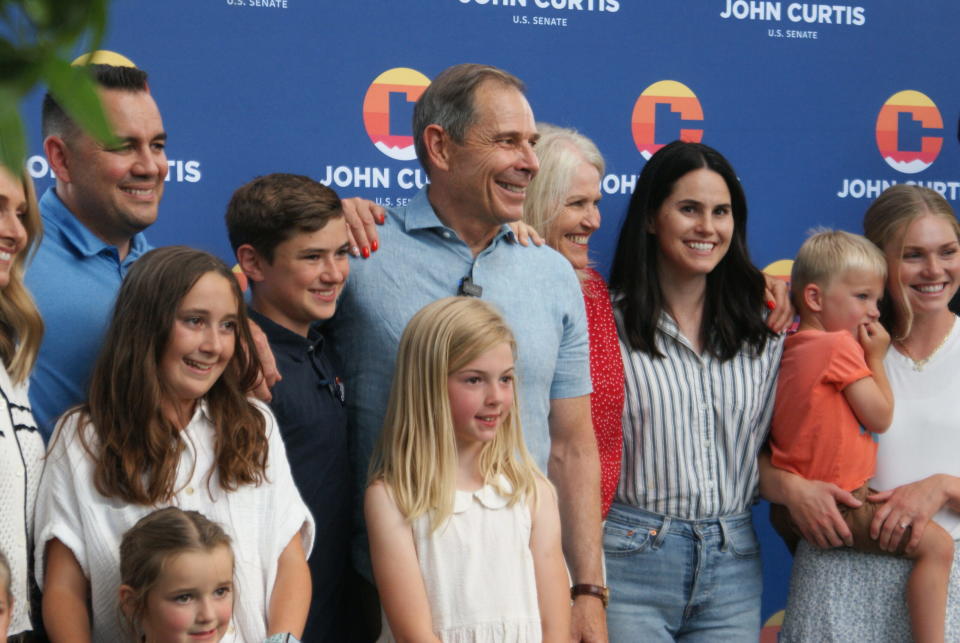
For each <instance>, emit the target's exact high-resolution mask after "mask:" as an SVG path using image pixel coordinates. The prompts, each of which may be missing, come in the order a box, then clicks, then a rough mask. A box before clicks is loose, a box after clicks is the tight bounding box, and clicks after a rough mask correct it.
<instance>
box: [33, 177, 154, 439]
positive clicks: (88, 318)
mask: <svg viewBox="0 0 960 643" xmlns="http://www.w3.org/2000/svg"><path fill="white" fill-rule="evenodd" d="M40 214H41V217H42V218H43V241H42V242H41V244H40V247H39V248H38V249H37V254H36V256H34V258H33V261H32V262H31V263H30V266H29V268H28V269H27V273H26V284H27V287H28V288H29V289H30V292H31V293H32V294H33V298H34V300H35V301H36V302H37V307H38V308H39V309H40V314H41V315H43V322H44V325H45V327H46V328H45V332H44V335H43V344H41V346H40V354H39V356H38V358H37V364H36V366H34V369H33V375H31V376H30V404H31V406H32V407H33V414H34V417H35V418H36V420H37V425H38V426H39V427H40V431H41V433H43V436H44V440H49V439H50V434H51V433H52V432H53V427H54V425H55V424H56V421H57V418H58V417H59V416H60V414H61V413H63V412H64V411H65V410H67V409H68V408H70V407H71V406H73V405H75V404H79V403H80V402H81V401H83V400H84V399H85V398H86V395H87V380H88V378H89V376H90V371H91V370H92V369H93V363H94V361H95V360H96V358H97V353H99V352H100V344H101V342H102V340H103V335H104V333H106V330H107V325H108V324H109V321H110V315H111V313H112V311H113V303H114V300H115V299H116V297H117V292H118V291H119V290H120V284H121V282H122V281H123V278H124V277H125V276H126V274H127V271H128V270H129V269H130V266H131V265H133V262H134V261H136V260H137V259H138V258H139V257H140V256H141V255H142V254H144V253H145V252H147V251H148V250H150V249H151V246H150V244H149V243H147V240H146V238H145V237H144V236H143V234H142V233H139V234H137V235H135V236H134V237H133V239H132V240H131V241H130V251H129V252H128V253H127V256H126V257H125V258H124V260H123V261H120V255H119V253H118V251H117V248H116V247H115V246H111V245H108V244H107V243H105V242H103V241H101V240H100V239H99V238H97V237H96V236H95V235H94V234H93V233H92V232H90V230H88V229H87V228H86V227H85V226H84V225H83V224H82V223H80V221H78V220H77V218H76V217H75V216H73V213H72V212H70V210H68V209H67V206H65V205H64V204H63V201H61V200H60V197H58V196H57V193H56V192H55V191H54V189H53V188H52V187H51V188H49V189H48V190H47V191H46V193H44V195H43V198H41V199H40Z"/></svg>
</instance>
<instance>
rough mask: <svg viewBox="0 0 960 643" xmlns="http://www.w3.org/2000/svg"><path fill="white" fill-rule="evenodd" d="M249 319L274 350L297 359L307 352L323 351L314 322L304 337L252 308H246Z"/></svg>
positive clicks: (318, 352)
mask: <svg viewBox="0 0 960 643" xmlns="http://www.w3.org/2000/svg"><path fill="white" fill-rule="evenodd" d="M247 313H248V314H249V315H250V319H252V320H253V321H255V322H256V323H257V326H259V327H260V329H261V330H262V331H263V332H264V334H265V335H266V336H267V339H268V340H269V341H270V345H271V346H272V347H274V350H277V349H280V350H283V351H284V352H285V353H287V354H289V355H290V356H291V357H293V358H294V359H297V360H298V361H299V360H300V359H303V356H304V355H306V354H308V353H315V354H320V353H321V352H322V351H323V335H321V334H320V330H319V329H318V328H317V324H316V323H314V324H312V325H311V326H310V330H309V331H308V333H307V336H306V337H304V336H303V335H300V334H298V333H295V332H293V331H292V330H290V329H288V328H285V327H283V326H281V325H280V324H278V323H277V322H275V321H273V320H272V319H270V318H269V317H267V316H266V315H263V314H261V313H259V312H257V311H255V310H254V309H253V308H249V307H248V308H247Z"/></svg>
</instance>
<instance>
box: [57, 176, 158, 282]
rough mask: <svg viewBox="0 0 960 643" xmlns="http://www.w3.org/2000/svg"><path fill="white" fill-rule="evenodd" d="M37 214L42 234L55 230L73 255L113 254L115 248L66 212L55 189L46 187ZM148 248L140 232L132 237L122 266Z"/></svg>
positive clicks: (66, 208) (70, 213) (66, 209)
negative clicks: (43, 229)
mask: <svg viewBox="0 0 960 643" xmlns="http://www.w3.org/2000/svg"><path fill="white" fill-rule="evenodd" d="M40 203H41V208H40V212H41V213H42V216H43V225H44V227H45V228H46V230H45V232H46V233H47V234H50V233H51V232H53V231H54V230H57V231H59V233H60V234H61V235H62V237H63V239H64V241H65V242H66V243H67V244H68V245H70V246H72V247H73V248H74V250H76V252H77V253H78V254H80V255H82V256H85V257H93V256H95V255H98V254H100V253H101V252H103V251H104V250H111V251H113V252H114V253H116V252H117V248H116V246H112V245H110V244H108V243H106V242H105V241H103V240H102V239H100V238H99V237H98V236H97V235H95V234H93V232H91V231H90V229H89V228H87V226H85V225H83V224H82V223H80V220H79V219H77V217H76V216H75V215H74V214H73V212H71V211H70V209H69V208H68V207H67V206H66V205H65V204H64V202H63V201H61V200H60V197H59V196H58V195H57V192H56V190H55V189H54V188H53V187H50V188H47V191H46V192H44V194H43V197H42V198H41V199H40ZM149 249H150V246H149V244H148V243H147V239H146V237H145V236H144V235H143V233H142V232H138V233H137V234H135V235H133V238H132V239H131V240H130V251H129V252H128V253H127V256H126V257H125V258H124V260H123V263H124V264H125V265H127V264H130V263H133V262H134V261H135V260H136V259H138V258H139V257H140V255H142V254H144V253H145V252H146V251H147V250H149Z"/></svg>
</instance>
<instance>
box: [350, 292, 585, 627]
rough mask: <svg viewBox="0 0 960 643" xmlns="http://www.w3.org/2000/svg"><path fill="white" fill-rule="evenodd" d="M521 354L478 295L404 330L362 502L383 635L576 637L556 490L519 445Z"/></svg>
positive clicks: (451, 302) (445, 304) (429, 311)
mask: <svg viewBox="0 0 960 643" xmlns="http://www.w3.org/2000/svg"><path fill="white" fill-rule="evenodd" d="M515 356H516V344H515V342H514V339H513V335H512V333H511V332H510V329H509V328H508V327H507V325H506V323H505V322H504V321H503V318H502V317H500V315H499V314H497V312H496V311H495V310H494V309H493V308H492V307H491V306H490V305H489V304H486V303H484V302H482V301H480V300H478V299H472V298H447V299H441V300H440V301H437V302H434V303H432V304H430V305H428V306H426V307H425V308H423V309H422V310H421V311H420V312H418V313H417V314H416V315H415V316H414V317H413V319H411V320H410V323H409V324H408V325H407V328H406V330H405V331H404V333H403V336H402V338H401V340H400V348H399V352H398V355H397V366H396V371H395V373H394V380H393V387H392V389H391V392H390V401H389V406H388V411H387V416H386V419H385V422H384V430H383V433H382V434H381V436H380V441H379V442H378V444H377V447H376V449H375V451H374V455H373V460H372V462H371V474H370V480H371V484H370V487H369V488H368V489H367V494H366V506H365V510H366V520H367V525H368V530H369V535H370V549H371V558H372V561H373V571H374V577H375V579H376V582H377V588H378V590H379V593H380V599H381V601H382V604H383V610H384V616H385V620H386V623H385V625H384V630H383V634H382V635H381V640H382V641H392V640H417V641H454V640H475V641H502V640H511V641H540V640H547V641H554V640H557V641H559V640H566V639H567V638H568V637H569V618H570V613H569V610H570V607H569V584H568V580H567V575H566V572H565V569H564V566H563V558H562V553H561V548H560V521H559V514H558V511H557V504H556V496H555V494H554V491H553V488H552V487H551V485H550V484H549V482H547V480H546V479H545V478H544V477H543V474H542V473H540V471H539V470H538V469H537V467H536V465H535V464H534V463H533V461H532V459H531V458H530V456H529V454H528V453H527V450H526V447H525V446H524V443H523V437H522V434H521V429H520V422H519V412H518V410H517V408H516V407H517V401H516V391H515V388H514V375H513V373H514V370H513V366H514V359H515Z"/></svg>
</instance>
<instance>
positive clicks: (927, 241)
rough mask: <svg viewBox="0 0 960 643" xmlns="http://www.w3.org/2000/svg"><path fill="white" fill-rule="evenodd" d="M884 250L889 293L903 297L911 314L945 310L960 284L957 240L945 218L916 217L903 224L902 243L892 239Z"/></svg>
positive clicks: (918, 315) (959, 255) (933, 312)
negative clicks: (910, 309)
mask: <svg viewBox="0 0 960 643" xmlns="http://www.w3.org/2000/svg"><path fill="white" fill-rule="evenodd" d="M901 245H902V247H901ZM884 251H885V253H886V255H887V261H888V263H889V266H890V280H889V288H890V293H891V296H893V297H894V298H901V297H906V299H907V301H908V302H909V304H910V307H911V308H912V310H913V314H914V316H915V317H922V316H924V315H929V314H935V313H942V312H943V311H945V310H947V304H949V303H950V300H951V299H952V298H953V296H954V295H955V294H956V292H957V288H958V287H960V281H958V280H960V242H958V239H957V235H956V232H955V231H954V227H953V226H952V225H951V224H950V222H949V221H947V220H946V219H944V218H943V217H941V216H935V215H930V214H926V215H923V216H920V217H918V218H916V219H914V220H913V221H911V222H910V224H909V225H907V227H906V230H905V231H904V233H903V242H902V244H900V243H899V242H898V240H897V239H894V240H892V241H891V242H890V243H888V244H886V246H885V247H884ZM898 282H899V283H898Z"/></svg>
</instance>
